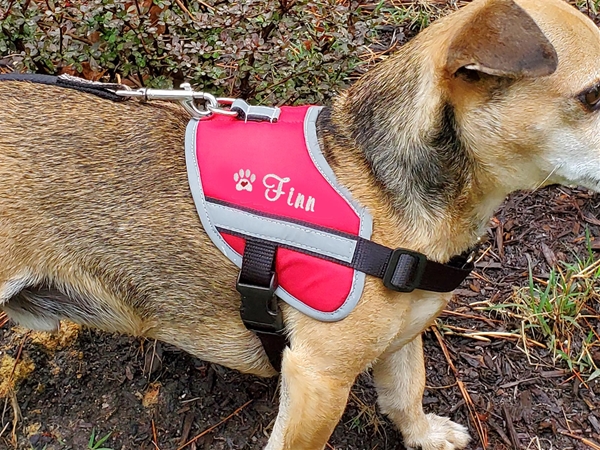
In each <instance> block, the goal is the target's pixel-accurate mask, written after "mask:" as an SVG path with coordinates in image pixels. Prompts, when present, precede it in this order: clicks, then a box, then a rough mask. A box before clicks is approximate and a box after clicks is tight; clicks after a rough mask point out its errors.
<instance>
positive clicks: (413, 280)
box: [383, 248, 427, 292]
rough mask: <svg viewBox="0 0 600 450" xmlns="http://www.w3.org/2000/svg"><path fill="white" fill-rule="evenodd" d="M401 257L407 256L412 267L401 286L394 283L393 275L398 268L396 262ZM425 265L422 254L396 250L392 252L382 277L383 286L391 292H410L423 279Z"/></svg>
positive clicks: (401, 249)
mask: <svg viewBox="0 0 600 450" xmlns="http://www.w3.org/2000/svg"><path fill="white" fill-rule="evenodd" d="M402 256H408V257H409V258H410V259H411V260H412V262H413V266H412V268H411V270H410V276H409V278H408V279H407V280H405V281H403V283H401V284H396V283H395V282H394V275H395V274H396V269H397V268H398V261H400V259H401V258H402ZM426 264H427V257H426V256H425V255H423V254H422V253H417V252H413V251H411V250H406V249H403V248H397V249H395V250H394V251H393V252H392V255H391V256H390V260H389V262H388V266H387V268H386V269H385V273H384V275H383V285H384V286H385V287H386V288H388V289H391V290H392V291H398V292H412V291H414V290H415V289H416V288H417V287H418V286H419V284H420V283H421V278H423V272H424V271H425V265H426Z"/></svg>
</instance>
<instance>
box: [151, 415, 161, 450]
mask: <svg viewBox="0 0 600 450" xmlns="http://www.w3.org/2000/svg"><path fill="white" fill-rule="evenodd" d="M152 437H153V438H154V440H153V441H152V444H154V447H155V448H156V450H160V447H159V446H158V437H157V436H156V425H155V424H154V419H152Z"/></svg>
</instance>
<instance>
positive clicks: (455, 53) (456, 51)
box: [446, 0, 558, 77]
mask: <svg viewBox="0 0 600 450" xmlns="http://www.w3.org/2000/svg"><path fill="white" fill-rule="evenodd" d="M557 65H558V56H557V55H556V50H555V49H554V47H553V46H552V44H551V43H550V41H548V38H546V36H545V35H544V33H542V30H540V28H539V27H538V26H537V24H536V23H535V22H534V21H533V19H532V18H531V16H529V14H527V12H525V10H524V9H523V8H521V7H520V6H518V5H517V4H516V3H515V2H514V1H513V0H492V1H488V3H487V5H485V6H483V7H482V8H481V9H480V10H479V11H477V12H476V13H475V16H474V17H473V18H472V19H471V20H470V21H469V23H468V24H466V25H465V26H464V27H463V28H462V29H461V30H460V31H459V32H458V33H457V35H455V37H454V38H453V40H452V41H451V43H450V48H449V51H448V56H447V60H446V67H447V69H448V70H449V71H450V73H451V74H455V73H456V72H457V71H458V70H460V69H467V70H474V71H478V72H483V73H485V74H488V75H494V76H502V77H540V76H544V75H550V74H552V73H553V72H554V71H555V70H556V67H557Z"/></svg>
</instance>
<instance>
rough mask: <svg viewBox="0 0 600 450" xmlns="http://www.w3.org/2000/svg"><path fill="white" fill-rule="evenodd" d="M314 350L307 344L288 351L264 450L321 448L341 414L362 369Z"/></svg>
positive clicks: (312, 449)
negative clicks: (344, 365)
mask: <svg viewBox="0 0 600 450" xmlns="http://www.w3.org/2000/svg"><path fill="white" fill-rule="evenodd" d="M315 353H318V352H311V351H310V350H309V348H307V347H304V346H296V347H295V348H294V349H293V350H292V349H290V348H287V349H286V350H285V352H284V356H283V362H282V368H281V387H280V389H281V393H280V398H281V400H280V402H279V414H278V415H277V419H276V421H275V426H274V427H273V432H272V433H271V438H270V439H269V443H268V445H267V447H266V448H265V450H322V449H323V448H324V447H325V445H326V444H327V440H328V439H329V436H330V435H331V433H332V432H333V429H334V428H335V426H336V425H337V423H338V422H339V420H340V418H341V417H342V414H343V412H344V409H345V407H346V402H347V400H348V394H349V393H350V388H351V387H352V384H353V383H354V380H355V378H356V376H357V375H358V373H359V372H360V371H359V370H358V371H349V370H347V368H341V367H336V366H337V364H336V362H337V361H329V362H327V361H323V360H320V358H322V355H320V356H316V355H315ZM355 372H356V373H355Z"/></svg>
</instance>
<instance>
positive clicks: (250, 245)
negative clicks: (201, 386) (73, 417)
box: [236, 238, 288, 372]
mask: <svg viewBox="0 0 600 450" xmlns="http://www.w3.org/2000/svg"><path fill="white" fill-rule="evenodd" d="M276 253H277V244H275V243H273V242H269V241H264V240H261V239H252V238H247V239H246V247H245V249H244V257H243V258H242V268H241V270H240V275H239V278H238V282H237V286H236V287H237V290H238V291H239V292H240V294H242V308H241V316H242V320H243V322H244V325H245V326H246V328H248V329H249V330H251V331H253V332H254V333H255V334H256V336H258V338H259V339H260V341H261V343H262V345H263V348H264V349H265V353H266V354H267V356H268V358H269V361H270V362H271V365H272V366H273V368H274V369H275V370H277V371H278V372H279V371H280V370H281V354H282V353H283V350H284V349H285V347H286V345H287V344H288V342H287V339H286V337H285V335H284V333H283V317H282V314H281V310H280V309H279V306H278V305H277V297H275V292H274V291H275V289H276V288H277V278H276V275H275V273H274V267H275V254H276Z"/></svg>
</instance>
